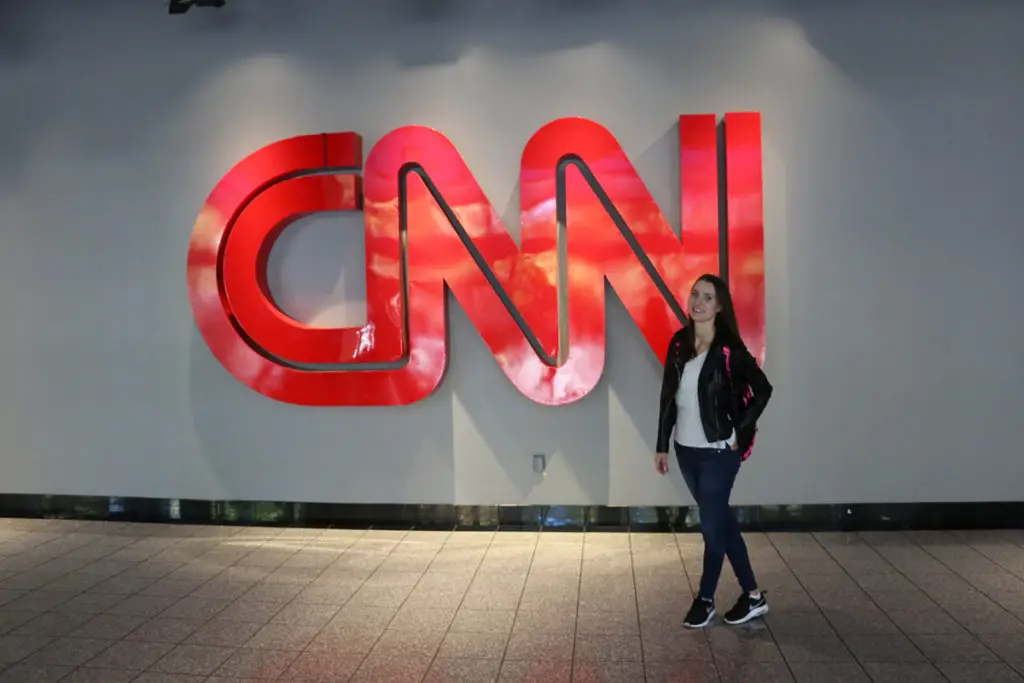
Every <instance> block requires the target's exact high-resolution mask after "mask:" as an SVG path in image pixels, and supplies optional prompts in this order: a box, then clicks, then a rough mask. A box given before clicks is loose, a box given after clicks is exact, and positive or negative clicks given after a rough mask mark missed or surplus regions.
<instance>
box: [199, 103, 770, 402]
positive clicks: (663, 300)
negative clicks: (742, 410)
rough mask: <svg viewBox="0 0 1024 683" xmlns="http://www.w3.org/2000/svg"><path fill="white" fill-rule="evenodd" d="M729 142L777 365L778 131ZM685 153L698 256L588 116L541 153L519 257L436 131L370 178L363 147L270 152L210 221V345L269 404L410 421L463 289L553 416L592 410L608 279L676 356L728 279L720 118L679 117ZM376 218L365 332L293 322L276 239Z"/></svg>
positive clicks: (253, 160)
mask: <svg viewBox="0 0 1024 683" xmlns="http://www.w3.org/2000/svg"><path fill="white" fill-rule="evenodd" d="M724 130H725V135H724V140H725V148H724V150H723V155H722V158H723V159H724V163H725V169H724V170H725V171H726V173H725V174H724V177H725V187H724V196H725V198H726V207H727V210H726V216H725V228H726V231H725V234H726V235H727V242H726V243H727V245H728V263H729V267H728V271H729V272H728V274H729V280H730V284H731V285H732V288H733V295H734V298H735V303H736V309H737V314H738V316H739V322H740V326H741V328H742V331H743V334H744V337H745V339H746V341H747V344H748V346H749V347H750V349H751V351H752V352H753V353H754V354H755V356H757V357H762V356H763V353H764V324H765V320H764V226H763V212H762V190H761V121H760V115H759V114H756V113H739V114H727V115H726V116H725V120H724ZM679 139H680V146H679V147H680V155H679V159H680V185H681V197H682V239H680V237H679V236H677V235H676V234H675V233H674V232H673V230H672V228H671V226H670V225H669V223H668V221H666V220H665V218H664V216H662V214H661V212H660V211H659V209H658V207H657V205H656V204H655V202H654V200H653V199H652V198H651V195H650V194H649V193H648V191H647V189H646V188H645V187H644V184H643V183H642V182H641V180H640V178H639V176H638V175H637V173H636V171H635V170H634V168H633V165H632V164H631V163H630V161H629V159H628V158H627V157H626V155H625V153H624V152H623V151H622V148H621V147H620V146H619V143H618V142H617V141H616V140H615V138H614V137H613V136H612V134H611V133H609V132H608V131H607V130H606V129H605V128H603V127H602V126H600V125H598V124H597V123H594V122H593V121H589V120H587V119H580V118H567V119H559V120H557V121H553V122H551V123H549V124H547V125H546V126H544V127H543V128H541V129H540V130H539V131H537V133H536V134H535V135H534V136H533V137H532V138H530V140H529V141H528V142H527V144H526V148H525V150H524V151H523V157H522V167H521V175H520V221H521V223H522V236H521V240H520V242H521V244H520V245H518V246H517V245H516V243H515V241H514V240H513V239H512V237H510V236H509V234H508V232H506V230H505V227H504V226H503V225H502V222H501V219H500V218H499V217H498V213H497V212H496V211H495V210H494V208H493V207H492V206H491V205H490V203H489V202H488V201H487V198H486V197H485V196H484V193H483V192H482V191H481V189H480V187H479V185H478V184H477V183H476V180H475V179H474V178H473V174H472V173H471V172H470V170H469V169H468V168H467V167H466V164H465V162H464V161H463V160H462V157H461V156H460V155H459V152H458V150H456V149H455V146H454V145H453V144H452V143H451V142H450V141H449V140H448V139H447V138H446V137H445V136H444V135H442V134H441V133H438V132H437V131H435V130H431V129H429V128H425V127H421V126H407V127H403V128H399V129H397V130H394V131H392V132H390V133H388V134H387V135H385V136H384V137H383V138H382V139H381V140H380V142H378V143H377V144H376V145H375V146H374V147H373V149H372V150H371V151H370V153H369V156H368V157H367V159H366V163H365V165H363V164H362V140H361V138H360V137H359V135H357V134H355V133H328V134H322V135H307V136H302V137H297V138H291V139H288V140H282V141H280V142H275V143H273V144H270V145H268V146H266V147H264V148H262V149H260V150H259V151H257V152H255V153H253V154H252V155H250V156H249V157H247V158H246V159H244V160H243V161H241V162H240V163H239V164H238V165H237V166H235V167H234V168H233V169H232V170H231V171H230V172H229V173H228V174H227V175H226V176H225V177H224V178H223V179H222V180H221V181H220V182H219V183H218V184H217V186H216V187H215V188H214V190H213V192H212V193H210V196H209V197H208V198H207V200H206V204H205V206H204V207H203V210H202V211H201V212H200V214H199V217H198V219H197V220H196V225H195V229H194V230H193V233H192V239H191V242H190V245H189V254H188V288H189V296H190V299H191V302H192V309H193V312H194V313H195V317H196V322H197V324H198V327H199V331H200V332H201V334H202V335H203V338H204V339H205V340H206V343H207V344H208V345H209V347H210V349H211V350H212V351H213V354H214V355H215V356H216V357H217V359H218V360H219V361H220V362H221V363H222V364H223V365H224V367H226V368H227V369H228V371H229V372H231V374H233V375H234V376H235V377H236V378H238V379H239V380H240V381H241V382H243V383H244V384H246V385H248V386H249V387H251V388H252V389H255V390H256V391H258V392H260V393H261V394H264V395H266V396H269V397H271V398H274V399H277V400H280V401H285V402H288V403H296V404H302V405H321V406H370V405H375V406H384V405H401V404H408V403H414V402H416V401H419V400H421V399H423V398H426V397H427V396H428V395H429V394H430V393H431V392H432V391H433V390H434V389H435V388H437V386H438V385H439V384H440V383H441V381H442V378H443V376H444V372H445V368H446V365H447V339H446V337H447V311H446V291H447V290H450V291H451V292H452V293H453V294H454V295H455V298H456V300H457V301H458V302H459V304H460V305H461V306H462V307H463V309H464V310H465V311H466V314H467V315H468V316H469V319H470V320H471V321H472V322H473V324H474V325H475V326H476V328H477V330H479V332H480V334H481V336H482V337H483V339H484V341H485V342H486V344H487V345H488V346H489V347H490V349H491V352H492V353H493V354H494V358H495V359H496V360H497V362H498V365H499V366H500V367H501V369H502V371H503V372H504V373H505V375H506V376H507V377H508V378H509V380H510V381H511V382H512V384H514V385H515V386H516V388H518V389H519V391H521V392H522V393H523V394H525V395H526V396H527V397H529V398H531V399H533V400H534V401H537V402H538V403H543V404H548V405H559V404H566V403H571V402H573V401H577V400H579V399H580V398H582V397H583V396H585V395H586V394H587V393H588V392H589V391H590V390H591V389H593V388H594V386H595V385H596V384H597V382H598V380H599V379H600V377H601V372H602V370H603V368H604V354H605V281H607V282H609V283H610V284H611V286H612V288H613V289H614V291H615V293H616V294H617V295H618V297H619V298H620V299H621V300H622V302H623V304H624V305H625V307H626V310H627V311H628V312H629V314H630V316H632V318H633V320H634V321H636V324H637V325H638V326H639V328H640V330H641V331H642V333H643V335H644V337H645V338H646V339H647V341H648V343H649V344H650V346H651V348H652V349H653V350H654V352H655V353H656V354H657V356H658V357H659V358H661V357H662V355H663V353H664V351H665V348H666V347H667V345H668V341H669V338H670V337H671V335H672V333H673V332H674V331H675V330H676V329H677V328H678V327H679V324H680V323H679V314H680V312H681V309H680V308H679V305H678V303H677V301H675V300H674V299H677V300H678V302H685V300H686V296H687V294H688V292H689V289H690V286H691V284H692V282H693V280H694V279H696V278H697V277H698V276H699V275H701V274H702V273H705V272H718V271H719V263H720V256H721V255H720V253H719V234H720V228H719V224H720V218H719V195H720V192H721V188H719V177H720V176H719V161H718V159H719V155H718V145H717V130H716V119H715V116H714V115H695V116H681V117H680V119H679ZM360 168H362V176H361V177H360V176H359V175H357V174H356V173H354V171H357V170H359V169H360ZM360 209H361V210H362V211H363V212H364V215H365V231H366V280H367V299H368V300H367V322H366V324H365V325H362V326H360V327H350V328H340V329H320V328H314V327H311V326H309V325H305V324H303V323H300V322H298V321H296V320H293V319H291V318H289V317H288V316H287V315H285V314H284V313H282V312H281V310H280V309H279V308H278V307H277V306H276V305H275V304H274V302H273V300H272V298H271V294H270V291H269V288H268V286H267V283H266V264H267V256H268V254H269V253H270V249H271V247H272V245H273V243H274V240H275V239H276V237H277V236H278V235H279V234H280V233H281V231H282V230H284V229H285V227H287V226H288V225H289V224H290V223H291V222H293V221H295V220H297V219H298V218H301V217H302V216H305V215H309V214H312V213H316V212H321V211H345V210H360ZM560 258H562V259H565V262H566V263H567V265H566V266H564V268H563V274H564V275H565V276H564V277H563V278H559V263H560Z"/></svg>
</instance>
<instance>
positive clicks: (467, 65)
mask: <svg viewBox="0 0 1024 683" xmlns="http://www.w3.org/2000/svg"><path fill="white" fill-rule="evenodd" d="M414 4H416V3H411V2H398V1H397V0H395V1H381V0H375V1H371V0H359V1H347V2H344V3H342V2H334V1H331V0H321V1H317V0H287V1H285V0H244V1H243V0H231V1H230V5H231V6H230V7H228V8H226V9H224V10H221V11H211V10H193V12H191V13H190V14H188V15H186V16H183V17H171V16H168V15H167V14H166V12H165V9H164V8H163V7H162V6H161V3H159V2H156V1H155V0H146V1H142V0H121V1H115V0H96V1H94V2H74V1H72V0H47V1H46V2H24V3H19V2H0V93H2V95H0V98H2V106H0V321H2V322H0V492H5V493H53V494H58V493H60V494H95V495H124V496H161V497H182V498H233V499H273V500H295V501H323V502H361V501H362V502H430V503H451V502H454V503H460V504H476V503H563V504H586V503H593V504H600V503H610V504H673V503H685V502H687V501H689V497H688V495H687V494H685V493H684V492H683V486H682V482H681V480H680V478H679V477H678V473H676V472H674V473H673V477H672V478H670V479H664V478H661V477H659V476H657V475H656V474H655V472H654V468H653V466H652V455H651V451H652V448H653V440H654V433H653V428H654V426H655V423H656V411H657V393H658V380H659V364H658V360H657V359H656V358H655V356H654V355H653V354H652V353H651V352H650V350H649V349H648V348H647V346H646V343H645V342H644V341H643V338H642V337H641V335H640V333H639V331H638V330H637V329H636V328H635V326H634V325H633V323H632V322H631V320H630V318H629V317H628V316H627V315H626V313H625V312H624V310H623V308H622V306H621V304H620V303H619V302H618V301H617V300H615V299H614V297H612V298H611V300H610V303H609V316H610V318H609V337H608V363H607V366H606V369H605V374H604V379H603V381H602V383H601V384H600V386H599V387H598V388H597V389H596V390H595V391H594V392H593V393H592V394H591V395H590V396H588V397H587V398H586V399H585V400H583V401H581V402H578V403H575V404H573V405H570V406H566V407H563V408H547V407H543V406H539V405H536V404H534V403H532V402H530V401H529V400H528V399H526V398H525V397H523V396H521V395H520V394H519V393H518V392H517V391H516V390H515V389H514V388H513V387H512V385H511V384H510V383H509V382H508V381H507V380H506V378H505V377H504V376H503V375H502V373H501V372H500V371H499V369H498V367H497V365H496V363H495V362H494V360H493V358H492V357H491V355H490V353H489V352H488V351H487V349H486V347H485V346H484V344H483V343H482V341H481V339H480V338H479V335H478V334H477V333H476V331H475V330H474V328H473V327H472V325H470V324H469V322H468V321H467V319H466V317H465V315H464V314H463V313H462V311H461V310H460V309H459V308H458V306H457V305H453V306H452V334H451V336H452V354H451V362H450V366H449V371H448V375H447V379H446V381H445V382H444V384H443V385H442V387H441V388H440V389H439V391H438V392H437V393H436V394H435V395H433V396H432V397H431V398H430V399H428V400H426V401H424V402H422V403H419V404H416V405H413V406H409V407H405V408H391V409H339V408H332V409H313V408H303V407H296V406H289V405H284V404H280V403H276V402H273V401H271V400H269V399H266V398H264V397H263V396H261V395H259V394H257V393H254V392H253V391H251V390H249V389H247V388H246V387H245V386H243V385H242V384H240V383H239V382H238V381H236V380H235V379H234V378H233V377H231V376H230V375H229V374H228V373H227V372H226V371H225V370H224V369H223V368H222V367H221V366H220V365H219V364H218V363H217V362H216V361H215V360H214V358H213V357H212V355H211V354H210V352H209V351H208V349H207V348H206V346H205V344H204V343H203V341H202V339H201V338H200V337H199V335H198V333H197V331H196V328H195V324H194V322H193V319H192V314H191V310H190V308H189V304H188V299H187V294H186V288H185V255H186V250H187V245H188V239H189V234H190V231H191V228H192V224H193V221H194V219H195V216H196V213H197V212H198V210H199V208H200V206H201V204H202V202H203V200H204V198H205V197H206V194H207V193H208V191H209V190H210V189H211V188H212V187H213V185H214V184H215V183H216V182H217V180H218V179H219V178H220V177H221V176H222V175H223V174H224V173H225V172H227V171H228V170H229V169H230V168H231V166H232V165H234V164H235V163H236V162H237V161H238V160H239V159H241V158H242V157H244V156H245V155H246V154H248V153H249V152H251V151H253V150H255V149H257V148H259V147H261V146H262V145H264V144H266V143H268V142H271V141H274V140H277V139H280V138H284V137H288V136H292V135H298V134H303V133H316V132H321V131H335V130H351V129H355V130H358V131H360V132H361V133H362V134H363V136H364V140H365V144H366V149H369V147H370V146H371V145H372V144H373V143H374V142H375V141H376V140H377V139H378V138H379V137H380V136H381V135H383V134H384V133H386V132H387V131H389V130H391V129H392V128H394V127H397V126H399V125H403V124H410V123H416V124H424V125H428V126H432V127H435V128H437V129H439V130H441V131H442V132H444V133H445V134H447V135H448V137H449V138H450V139H451V140H452V141H453V142H454V143H455V144H456V146H457V147H458V148H459V150H460V151H461V152H462V154H463V156H464V157H465V159H466V160H467V162H468V164H469V166H470V168H471V169H472V170H473V172H474V174H475V175H476V177H477V179H478V181H479V182H480V184H481V186H482V187H483V189H484V190H485V191H486V192H487V194H488V197H489V198H490V199H491V201H492V203H493V204H494V205H495V206H496V207H498V208H499V210H502V211H503V216H504V218H505V221H506V224H507V225H508V226H509V228H510V230H512V231H513V233H514V234H515V235H516V236H518V226H517V213H518V197H517V195H516V187H517V174H518V166H519V164H518V162H519V155H520V153H521V150H522V146H523V144H524V143H525V142H526V140H527V139H528V138H529V137H530V135H531V134H532V133H533V132H534V131H536V130H537V128H539V127H540V126H541V125H542V124H544V123H546V122H547V121H550V120H551V119H554V118H557V117H560V116H568V115H576V116H585V117H588V118H592V119H595V120H597V121H599V122H601V123H602V124H604V125H605V126H606V127H608V129H609V130H611V131H612V132H613V133H614V134H615V135H616V136H617V137H618V139H619V141H620V142H621V143H622V145H623V147H624V148H625V150H626V151H627V153H628V154H629V155H630V157H631V159H632V160H633V161H634V163H635V164H636V166H637V168H638V170H639V172H640V174H641V176H642V177H643V178H644V180H645V182H646V183H647V185H648V188H649V189H650V190H651V192H652V194H653V195H654V196H655V198H656V199H657V200H658V202H659V204H660V205H661V207H662V209H663V212H664V213H665V215H666V216H668V217H669V218H670V219H671V220H673V221H674V222H675V223H676V224H678V216H679V208H678V174H679V170H678V151H677V147H676V144H677V143H676V129H675V124H676V120H677V116H678V115H679V114H681V113H705V112H714V113H718V114H724V113H725V112H727V111H738V110H759V111H761V112H762V114H763V127H764V128H763V135H764V145H765V148H764V154H765V162H764V173H765V179H764V186H765V222H766V229H765V237H766V269H767V320H768V360H767V363H766V369H767V371H768V373H769V375H770V377H771V379H772V381H773V382H774V384H775V387H776V393H775V396H774V398H773V400H772V402H771V405H770V406H769V408H768V411H767V413H766V415H765V417H764V420H763V423H762V429H761V437H760V441H759V444H758V448H757V450H756V451H755V454H754V457H753V459H752V460H751V461H749V463H748V464H747V465H746V466H745V467H744V468H743V472H742V475H741V478H740V481H739V483H738V485H737V490H736V494H735V497H734V501H735V502H736V503H746V504H774V503H826V502H898V501H982V500H1013V499H1019V498H1020V484H1021V482H1022V481H1024V464H1022V463H1024V459H1022V457H1021V454H1020V448H1019V445H1018V443H1019V429H1020V422H1021V417H1022V416H1024V392H1022V390H1021V387H1022V386H1024V369H1022V368H1024V363H1021V361H1020V353H1019V350H1018V346H1019V344H1020V341H1021V340H1022V339H1024V320H1022V310H1024V306H1022V305H1021V302H1020V291H1021V289H1022V286H1024V275H1022V271H1021V270H1020V262H1021V260H1022V257H1024V227H1022V224H1021V218H1020V198H1021V193H1022V191H1024V164H1022V161H1021V160H1022V159H1024V135H1021V127H1020V125H1021V124H1020V121H1021V118H1020V117H1021V111H1022V110H1024V95H1022V94H1021V87H1020V86H1021V84H1022V83H1024V41H1022V40H1021V39H1020V31H1021V27H1022V26H1024V3H1021V2H1019V1H1018V0H1005V1H1002V2H1000V1H995V0H991V1H979V0H971V1H968V0H963V2H955V1H952V0H948V1H946V0H917V1H914V0H889V1H887V2H884V3H882V2H867V1H866V0H864V1H859V2H830V3H825V2H794V1H793V0H760V1H757V0H749V1H746V2H719V3H714V5H713V7H712V3H698V2H687V1H680V2H674V3H672V2H667V1H666V2H653V1H650V0H634V1H633V2H630V3H617V2H610V1H604V2H602V1H594V2H583V1H571V0H547V1H546V2H542V1H541V0H517V1H515V2H512V1H511V0H510V1H508V2H497V0H474V1H473V2H469V1H468V0H462V1H459V0H451V2H441V3H438V2H434V3H421V4H420V5H419V6H421V7H425V8H426V9H424V10H423V11H422V12H420V13H417V12H410V11H409V10H408V7H409V6H411V5H414ZM428 6H433V8H432V9H431V8H430V7H428ZM445 7H447V9H444V8H445ZM403 8H405V9H403ZM438 8H440V9H438ZM360 225H361V224H360V223H359V219H358V218H357V217H352V218H345V219H341V220H340V221H339V220H338V219H323V218H319V219H315V220H307V221H305V222H303V223H301V224H299V225H297V226H296V227H294V228H292V229H291V230H289V232H288V233H286V235H285V236H284V238H282V240H281V242H280V243H279V245H280V246H278V247H277V248H276V249H275V252H274V255H273V258H272V263H271V277H272V279H273V281H274V282H275V283H276V284H275V288H276V293H277V295H278V296H279V297H280V298H282V299H283V301H284V308H285V309H286V310H287V311H289V312H292V313H293V314H295V315H296V316H298V317H300V318H302V319H305V320H321V321H323V322H325V323H326V322H338V323H353V322H358V319H359V316H360V314H361V312H362V311H361V306H362V304H361V301H360V298H361V296H362V294H363V293H364V292H365V283H364V281H363V271H362V268H363V264H362V236H361V234H360V233H361V227H360ZM535 452H539V453H546V454H548V456H549V463H550V464H549V472H548V476H547V477H545V478H543V479H539V478H537V477H536V475H534V473H533V472H532V469H531V466H532V462H531V456H532V454H533V453H535Z"/></svg>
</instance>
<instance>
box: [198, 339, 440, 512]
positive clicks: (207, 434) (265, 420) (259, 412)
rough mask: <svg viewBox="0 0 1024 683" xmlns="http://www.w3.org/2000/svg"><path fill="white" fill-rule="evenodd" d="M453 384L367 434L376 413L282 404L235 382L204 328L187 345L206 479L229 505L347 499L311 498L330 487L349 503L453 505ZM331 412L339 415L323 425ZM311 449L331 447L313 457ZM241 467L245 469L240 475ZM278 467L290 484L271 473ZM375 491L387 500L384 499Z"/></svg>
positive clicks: (404, 408)
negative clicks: (389, 424)
mask: <svg viewBox="0 0 1024 683" xmlns="http://www.w3.org/2000/svg"><path fill="white" fill-rule="evenodd" d="M452 386H453V384H452V383H451V382H447V383H445V384H442V385H441V387H440V388H439V389H438V390H437V391H436V392H435V393H434V394H433V395H432V396H431V397H430V398H428V399H427V400H425V401H421V402H420V403H417V404H415V405H413V406H397V407H393V408H389V409H388V410H389V411H390V413H389V414H390V415H391V416H392V417H393V419H394V423H395V424H394V428H393V429H391V428H389V429H379V430H373V431H370V430H367V429H366V428H365V424H366V420H365V416H366V415H368V414H371V413H373V412H374V411H376V410H378V409H374V408H346V409H345V410H344V411H343V412H342V411H339V410H338V409H337V408H310V407H306V406H291V405H286V404H282V403H278V402H276V401H273V400H271V399H269V398H266V397H265V396H263V395H261V394H258V393H256V392H255V391H252V390H251V389H249V388H248V387H246V386H244V385H243V384H242V383H241V382H239V381H238V380H236V379H235V378H234V377H232V376H231V375H230V374H229V373H228V372H227V370H225V369H224V368H223V366H221V365H220V363H219V362H217V360H216V359H215V358H214V357H213V354H212V353H210V349H209V348H208V347H207V346H206V342H204V341H203V338H202V336H201V335H200V334H199V332H198V330H193V333H192V343H191V347H190V349H189V399H190V400H189V405H190V407H191V410H192V420H193V422H194V424H195V428H196V432H197V434H198V435H199V438H200V440H201V442H202V453H204V454H205V455H206V457H207V458H208V463H207V464H208V467H209V473H208V476H209V477H210V479H211V480H212V481H213V482H215V483H214V485H215V486H217V487H218V488H220V493H221V495H222V496H223V498H225V499H231V498H243V499H257V500H293V501H304V502H311V503H316V502H338V501H339V499H340V498H341V496H338V497H332V498H331V499H330V500H324V497H323V496H322V495H320V494H318V493H315V492H316V491H323V490H324V489H325V484H324V482H329V483H328V484H326V488H327V489H331V488H336V489H338V490H342V491H346V492H348V493H347V494H343V495H344V500H343V502H353V503H416V502H428V503H429V502H437V501H448V502H450V501H452V500H454V499H455V467H454V460H453V454H454V452H455V446H454V438H453V435H452V424H453V420H452V393H451V392H452ZM325 413H332V414H333V415H332V418H333V417H334V416H336V417H337V419H324V417H325ZM361 422H362V423H363V425H364V427H363V428H362V429H361V428H360V423H361ZM375 422H376V423H377V424H379V422H380V421H379V417H378V420H376V421H375ZM370 424H373V422H371V423H370ZM318 432H319V433H318ZM325 433H326V434H325ZM309 443H317V444H323V443H328V444H331V443H333V444H334V447H333V448H331V449H330V450H324V451H321V452H309V449H308V446H306V444H309ZM299 448H303V449H304V450H303V452H302V453H298V452H297V449H299ZM247 458H248V459H247ZM240 461H242V462H245V463H246V464H245V469H244V470H243V471H239V468H238V463H239V462H240ZM282 468H284V469H287V475H285V476H284V477H283V478H282V479H284V480H286V481H276V482H275V481H274V480H273V479H269V478H268V477H266V475H265V472H266V471H268V470H281V469H282ZM300 468H301V469H300ZM303 469H305V470H306V471H303ZM249 472H251V473H252V474H251V476H250V474H248V473H249ZM353 481H354V482H359V490H360V492H359V493H353V489H354V485H353V483H352V482H353ZM296 482H310V485H311V486H312V487H313V488H312V489H311V490H310V491H303V490H301V489H295V488H292V487H293V486H295V485H296ZM268 484H269V488H268V487H267V486H268ZM298 485H299V486H301V483H300V484H298ZM235 487H237V488H235ZM379 491H387V492H388V495H390V496H391V498H390V499H387V498H382V497H381V494H380V493H378V492H379Z"/></svg>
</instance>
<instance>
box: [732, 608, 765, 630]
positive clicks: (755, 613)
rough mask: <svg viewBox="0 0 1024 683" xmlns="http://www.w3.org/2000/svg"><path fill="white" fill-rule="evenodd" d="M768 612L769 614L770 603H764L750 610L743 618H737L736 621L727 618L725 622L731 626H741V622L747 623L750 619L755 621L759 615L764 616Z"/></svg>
mask: <svg viewBox="0 0 1024 683" xmlns="http://www.w3.org/2000/svg"><path fill="white" fill-rule="evenodd" d="M766 614H768V605H767V604H764V605H761V606H760V607H755V608H754V609H752V610H750V612H749V613H747V616H745V617H743V618H742V619H737V620H736V621H730V620H728V619H726V620H725V623H727V624H729V625H730V626H739V625H740V624H745V623H747V622H748V621H753V620H754V619H757V618H758V617H763V616H764V615H766Z"/></svg>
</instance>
